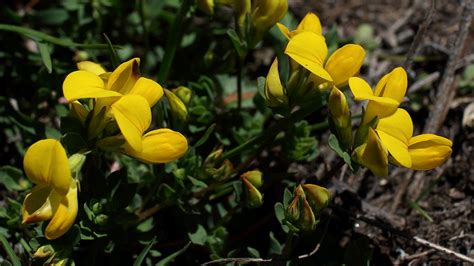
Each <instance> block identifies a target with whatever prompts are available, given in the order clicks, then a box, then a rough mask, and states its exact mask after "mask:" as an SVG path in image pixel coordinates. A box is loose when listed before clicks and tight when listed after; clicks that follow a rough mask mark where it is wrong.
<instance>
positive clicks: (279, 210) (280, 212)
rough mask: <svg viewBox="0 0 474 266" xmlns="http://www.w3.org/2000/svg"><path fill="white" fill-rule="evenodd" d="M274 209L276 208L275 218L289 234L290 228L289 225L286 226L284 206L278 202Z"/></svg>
mask: <svg viewBox="0 0 474 266" xmlns="http://www.w3.org/2000/svg"><path fill="white" fill-rule="evenodd" d="M274 208H275V216H276V218H277V220H278V222H280V225H281V228H282V229H283V231H284V232H285V233H288V232H289V231H290V228H289V227H288V226H287V225H285V208H284V207H283V204H281V203H280V202H277V203H276V204H275V207H274Z"/></svg>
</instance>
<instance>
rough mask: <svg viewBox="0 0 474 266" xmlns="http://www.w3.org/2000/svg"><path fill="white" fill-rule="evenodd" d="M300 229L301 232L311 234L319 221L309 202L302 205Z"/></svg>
mask: <svg viewBox="0 0 474 266" xmlns="http://www.w3.org/2000/svg"><path fill="white" fill-rule="evenodd" d="M298 225H299V227H300V228H301V230H303V231H306V232H309V231H313V230H314V229H315V228H316V225H317V221H316V217H315V216H314V212H313V210H312V209H311V206H310V205H309V203H308V201H307V200H303V202H302V205H301V215H300V219H299V224H298Z"/></svg>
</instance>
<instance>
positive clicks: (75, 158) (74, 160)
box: [69, 153, 86, 173]
mask: <svg viewBox="0 0 474 266" xmlns="http://www.w3.org/2000/svg"><path fill="white" fill-rule="evenodd" d="M85 161H86V156H85V155H84V154H82V153H74V154H73V155H71V157H69V167H70V168H71V172H73V173H79V172H80V171H81V168H82V165H84V162H85Z"/></svg>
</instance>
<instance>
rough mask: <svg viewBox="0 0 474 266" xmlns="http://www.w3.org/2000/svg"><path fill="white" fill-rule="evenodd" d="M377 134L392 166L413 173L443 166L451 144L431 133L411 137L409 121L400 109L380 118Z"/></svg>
mask: <svg viewBox="0 0 474 266" xmlns="http://www.w3.org/2000/svg"><path fill="white" fill-rule="evenodd" d="M376 131H377V134H378V135H379V137H380V139H381V140H382V143H383V145H384V146H386V147H387V150H388V152H389V154H390V161H391V162H392V163H394V164H396V165H399V166H402V167H406V168H411V169H414V170H430V169H433V168H435V167H437V166H439V165H441V164H442V163H444V162H445V161H446V160H447V159H448V158H449V156H450V155H451V152H452V150H451V146H452V142H451V141H450V140H449V139H446V138H444V137H441V136H438V135H434V134H421V135H417V136H414V137H413V136H412V135H413V122H412V120H411V117H410V115H409V114H408V112H407V111H405V110H404V109H401V108H398V109H397V111H396V112H395V113H394V114H393V115H391V116H389V117H386V118H383V119H380V120H379V122H378V124H377V128H376Z"/></svg>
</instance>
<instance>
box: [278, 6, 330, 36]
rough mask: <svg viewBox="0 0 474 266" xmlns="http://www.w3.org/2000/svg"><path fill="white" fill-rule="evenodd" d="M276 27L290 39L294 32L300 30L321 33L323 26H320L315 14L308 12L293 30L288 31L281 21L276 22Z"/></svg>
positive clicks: (299, 31)
mask: <svg viewBox="0 0 474 266" xmlns="http://www.w3.org/2000/svg"><path fill="white" fill-rule="evenodd" d="M277 26H278V28H279V29H280V31H281V32H282V33H283V35H285V37H286V38H288V39H291V38H292V37H294V36H295V35H296V34H299V33H301V32H305V31H310V32H314V33H316V34H318V35H322V34H323V28H322V27H321V22H320V21H319V18H318V16H317V15H316V14H314V13H312V12H309V13H308V14H306V16H305V17H304V18H303V19H302V20H301V22H300V23H299V24H298V26H297V27H296V29H295V30H293V31H290V30H289V29H288V28H287V27H286V26H285V25H283V24H281V23H277Z"/></svg>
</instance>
